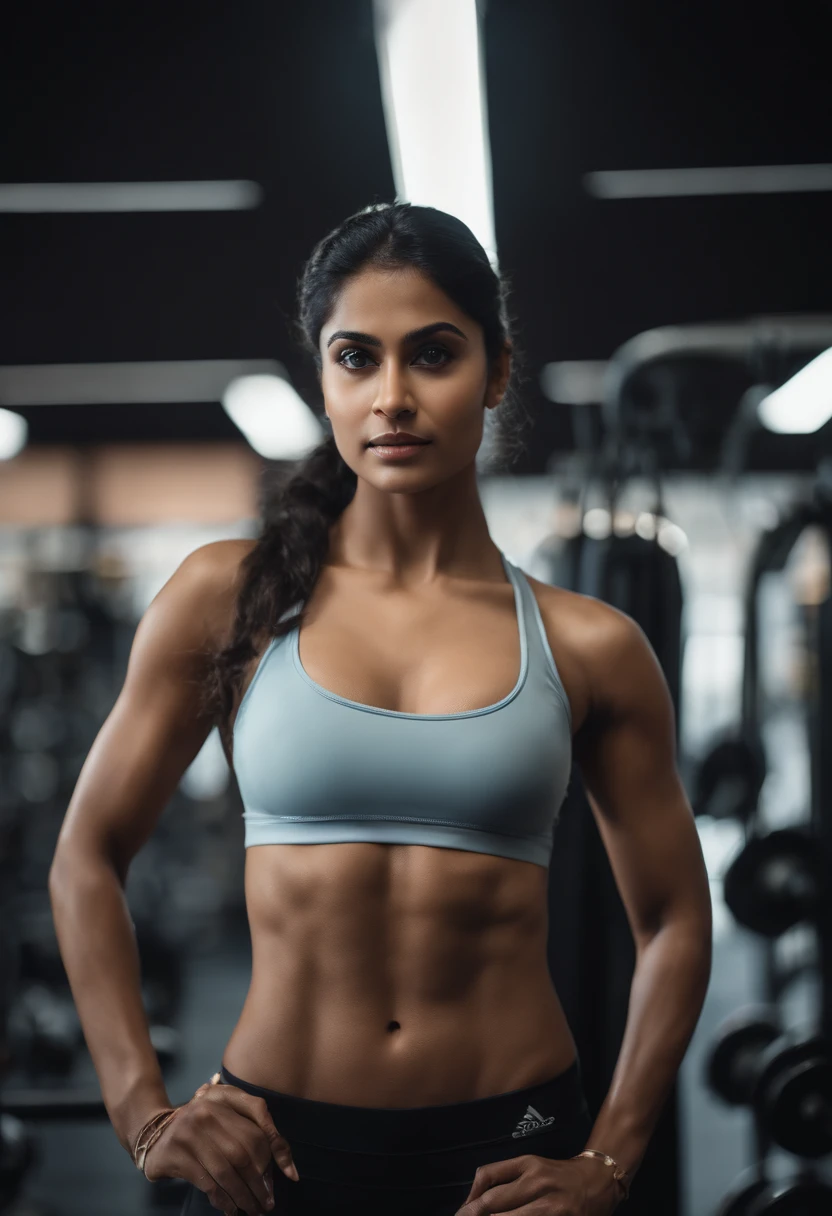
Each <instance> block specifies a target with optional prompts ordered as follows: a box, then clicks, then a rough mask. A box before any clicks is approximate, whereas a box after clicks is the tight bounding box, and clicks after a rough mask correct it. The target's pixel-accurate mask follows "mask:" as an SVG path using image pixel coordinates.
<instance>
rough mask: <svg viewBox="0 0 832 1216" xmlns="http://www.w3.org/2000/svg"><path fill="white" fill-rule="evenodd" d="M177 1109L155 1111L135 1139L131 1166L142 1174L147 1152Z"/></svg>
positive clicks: (172, 1107) (166, 1108)
mask: <svg viewBox="0 0 832 1216" xmlns="http://www.w3.org/2000/svg"><path fill="white" fill-rule="evenodd" d="M178 1109H179V1108H178V1107H176V1106H168V1107H165V1109H164V1110H160V1111H157V1113H156V1114H155V1115H154V1116H153V1118H152V1119H148V1121H147V1123H145V1125H144V1127H143V1128H142V1130H141V1131H140V1132H139V1134H138V1136H137V1137H136V1144H135V1147H134V1148H133V1151H132V1153H131V1156H132V1158H133V1164H134V1165H135V1166H136V1167H137V1168H138V1169H140V1170H141V1171H142V1173H144V1163H145V1158H146V1157H147V1153H148V1150H149V1148H150V1146H151V1144H154V1143H155V1142H156V1139H157V1136H158V1134H159V1133H160V1132H161V1131H162V1130H163V1128H165V1127H167V1125H168V1123H169V1122H170V1121H171V1119H172V1118H173V1116H174V1115H175V1114H176V1112H177V1110H178Z"/></svg>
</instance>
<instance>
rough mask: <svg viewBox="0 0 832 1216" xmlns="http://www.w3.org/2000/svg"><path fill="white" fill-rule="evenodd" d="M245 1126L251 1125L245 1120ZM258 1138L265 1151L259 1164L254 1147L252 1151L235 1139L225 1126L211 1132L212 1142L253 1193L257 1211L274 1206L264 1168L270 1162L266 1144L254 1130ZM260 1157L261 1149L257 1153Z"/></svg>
mask: <svg viewBox="0 0 832 1216" xmlns="http://www.w3.org/2000/svg"><path fill="white" fill-rule="evenodd" d="M245 1126H247V1127H251V1124H250V1122H249V1121H248V1120H246V1123H245ZM254 1134H255V1135H257V1136H258V1139H260V1140H262V1143H263V1150H264V1151H265V1153H266V1162H265V1164H261V1163H260V1161H258V1154H257V1151H256V1148H255V1150H254V1152H253V1153H252V1150H251V1148H250V1147H248V1146H247V1144H246V1142H245V1140H239V1139H236V1138H235V1137H234V1136H233V1135H232V1134H230V1133H229V1132H228V1131H227V1130H226V1128H225V1127H222V1128H218V1129H217V1130H216V1131H215V1132H213V1133H212V1136H213V1140H214V1143H215V1144H216V1145H217V1147H218V1148H219V1149H220V1150H221V1152H222V1153H223V1154H224V1156H225V1159H226V1160H227V1161H228V1162H229V1164H231V1165H232V1166H233V1167H234V1169H235V1170H236V1171H237V1173H238V1174H239V1175H240V1178H241V1179H242V1180H243V1182H244V1183H245V1185H246V1186H247V1187H248V1189H249V1190H250V1191H251V1193H252V1195H254V1197H255V1199H256V1200H257V1204H258V1211H263V1212H266V1211H270V1210H271V1208H272V1207H273V1206H274V1199H273V1196H272V1192H271V1180H270V1179H269V1178H268V1174H267V1173H266V1169H267V1168H268V1166H269V1165H270V1164H271V1157H269V1156H268V1151H269V1150H268V1145H267V1144H266V1141H265V1139H264V1138H263V1137H262V1135H261V1134H259V1133H257V1132H255V1133H254ZM259 1155H260V1157H262V1151H261V1153H260V1154H259Z"/></svg>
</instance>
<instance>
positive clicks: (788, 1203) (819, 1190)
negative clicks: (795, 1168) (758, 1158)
mask: <svg viewBox="0 0 832 1216" xmlns="http://www.w3.org/2000/svg"><path fill="white" fill-rule="evenodd" d="M830 1211H832V1187H830V1186H829V1184H828V1183H826V1182H824V1181H823V1179H821V1178H818V1177H817V1176H816V1175H815V1174H812V1173H811V1172H808V1171H807V1172H803V1173H801V1174H798V1175H797V1177H796V1178H792V1179H789V1181H787V1182H784V1181H780V1182H770V1181H769V1180H768V1179H767V1178H766V1177H765V1175H764V1173H763V1171H762V1169H760V1168H759V1167H755V1168H754V1169H751V1170H747V1171H746V1172H745V1174H743V1175H741V1177H740V1179H739V1180H738V1182H737V1183H735V1185H734V1187H733V1188H732V1189H731V1191H730V1193H729V1194H728V1195H726V1196H725V1198H724V1199H723V1201H722V1203H721V1204H720V1205H719V1207H718V1208H717V1213H716V1216H829V1213H830Z"/></svg>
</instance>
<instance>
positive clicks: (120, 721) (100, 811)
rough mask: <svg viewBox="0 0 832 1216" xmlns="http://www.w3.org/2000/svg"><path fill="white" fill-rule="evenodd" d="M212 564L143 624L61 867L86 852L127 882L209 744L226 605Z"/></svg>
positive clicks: (189, 568)
mask: <svg viewBox="0 0 832 1216" xmlns="http://www.w3.org/2000/svg"><path fill="white" fill-rule="evenodd" d="M206 548H208V547H206ZM212 561H213V562H214V563H215V555H210V554H209V555H206V554H205V553H204V552H203V551H200V550H197V551H195V553H192V554H191V555H190V556H189V557H188V558H186V559H185V561H184V562H183V563H182V565H181V566H180V567H179V569H178V570H177V571H176V572H175V574H174V575H173V576H172V577H171V578H170V579H169V580H168V582H167V583H166V584H165V586H164V587H163V588H162V590H161V591H160V592H159V593H158V595H157V596H156V597H155V599H154V600H153V602H152V603H151V605H150V607H149V608H148V609H147V611H146V612H145V614H144V616H143V617H142V619H141V620H140V622H139V624H138V626H137V628H136V633H135V636H134V638H133V643H132V647H131V650H130V658H129V662H128V666H127V673H126V676H125V680H124V684H123V687H122V689H121V691H120V693H119V695H118V698H117V699H116V702H115V704H114V706H113V708H112V710H111V712H110V714H109V715H108V717H107V719H106V720H105V722H104V724H103V726H102V727H101V730H100V731H99V732H98V735H97V737H96V739H95V742H94V743H93V745H92V747H91V749H90V751H89V753H88V755H87V758H86V760H85V762H84V765H83V768H82V769H81V773H80V775H79V777H78V781H77V783H76V786H75V789H74V791H73V793H72V797H71V799H70V802H69V806H68V808H67V813H66V816H65V819H64V823H63V826H62V828H61V833H60V836H59V838H58V847H57V850H56V860H57V859H58V857H59V855H60V854H61V853H62V852H63V851H66V852H67V853H70V852H74V851H76V850H79V849H81V850H84V849H86V850H90V851H93V852H96V853H98V854H105V855H106V856H107V857H108V858H110V859H111V860H112V861H113V863H114V864H115V865H116V867H117V869H118V871H119V873H120V874H121V875H122V877H123V876H124V875H126V872H127V867H128V866H129V863H130V861H131V860H132V858H133V857H134V856H135V854H136V853H137V852H138V851H139V849H140V848H141V847H142V845H143V844H144V843H145V842H146V840H147V839H148V838H149V836H150V835H151V834H152V832H153V830H154V828H155V826H156V824H157V823H158V820H159V818H160V817H161V814H162V812H163V811H164V809H165V807H166V805H167V803H168V802H169V800H170V798H171V796H172V795H173V793H174V791H175V789H176V787H177V785H178V782H179V780H180V778H181V777H182V775H183V773H184V772H185V770H186V769H187V767H188V766H189V765H190V763H191V762H192V760H193V759H194V758H195V756H196V755H197V753H198V752H199V750H200V748H201V747H202V745H203V743H204V742H205V740H206V738H207V736H208V734H209V732H210V730H211V728H212V722H211V721H210V720H209V719H208V717H207V716H206V715H205V713H204V712H203V710H202V700H201V689H202V681H203V679H204V676H205V674H206V657H207V653H208V650H209V647H210V639H211V633H212V628H213V622H212V615H211V614H212V605H214V606H215V605H216V598H215V597H213V596H212V584H213V582H214V573H215V572H214V571H213V570H212V569H211V563H212Z"/></svg>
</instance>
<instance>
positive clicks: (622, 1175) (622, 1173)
mask: <svg viewBox="0 0 832 1216" xmlns="http://www.w3.org/2000/svg"><path fill="white" fill-rule="evenodd" d="M578 1157H597V1158H598V1160H599V1161H603V1162H604V1164H605V1165H610V1166H612V1176H613V1181H614V1182H617V1183H618V1185H619V1186H620V1187H621V1189H622V1191H623V1192H624V1198H625V1199H629V1197H630V1179H629V1177H628V1174H627V1171H626V1170H623V1169H622V1168H621V1166H620V1165H619V1164H618V1162H617V1161H614V1160H613V1158H612V1157H610V1156H609V1155H608V1154H607V1153H601V1152H599V1151H598V1149H597V1148H585V1149H584V1151H583V1152H582V1153H576V1154H575V1156H574V1157H573V1158H572V1160H573V1161H575V1160H577V1158H578Z"/></svg>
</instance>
